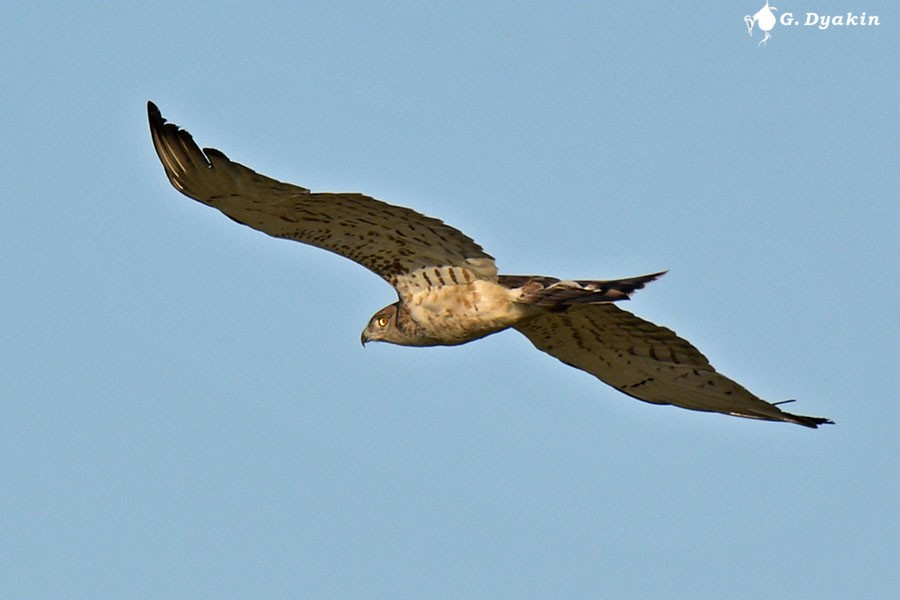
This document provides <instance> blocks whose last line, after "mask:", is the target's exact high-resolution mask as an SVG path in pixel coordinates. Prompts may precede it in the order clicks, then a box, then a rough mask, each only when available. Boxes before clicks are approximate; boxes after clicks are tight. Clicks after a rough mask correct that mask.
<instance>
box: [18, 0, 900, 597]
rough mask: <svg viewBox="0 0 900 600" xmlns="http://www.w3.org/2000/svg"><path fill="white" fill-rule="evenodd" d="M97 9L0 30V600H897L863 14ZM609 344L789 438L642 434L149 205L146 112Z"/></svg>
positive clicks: (877, 30) (875, 152)
mask: <svg viewBox="0 0 900 600" xmlns="http://www.w3.org/2000/svg"><path fill="white" fill-rule="evenodd" d="M758 4H761V3H759V2H755V1H754V2H749V3H748V2H728V3H723V2H707V3H702V2H701V3H697V2H691V3H667V4H665V5H660V4H656V5H648V3H644V4H640V5H635V3H629V2H616V3H579V4H558V3H547V2H543V3H525V4H523V3H511V2H496V3H494V2H488V3H483V2H479V3H432V4H425V3H407V2H393V3H390V4H389V5H386V6H377V5H373V4H369V3H346V2H333V3H328V5H327V6H325V3H321V5H310V4H307V3H280V4H263V5H259V4H251V3H246V2H242V3H234V2H215V3H206V2H197V3H170V2H162V3H155V4H153V5H152V7H150V6H149V5H148V7H147V8H134V7H126V5H124V4H123V5H121V6H119V5H102V4H99V3H80V4H78V5H77V6H76V5H71V6H69V5H64V4H60V5H58V6H54V7H52V8H49V7H45V8H35V7H34V6H32V5H28V6H26V5H21V6H20V5H16V6H15V7H12V6H11V7H7V8H5V9H4V10H3V13H4V14H3V18H2V19H0V74H2V78H3V79H2V81H3V85H2V90H3V91H2V94H0V98H2V103H3V110H2V112H0V132H2V138H3V144H2V145H0V169H2V173H3V180H4V182H5V185H4V192H3V194H2V198H3V207H4V210H3V218H2V219H0V253H2V256H3V259H2V260H0V276H2V281H3V282H4V292H3V293H2V294H0V339H2V343H0V412H2V415H3V417H2V419H0V535H2V539H3V543H2V544H0V565H2V568H0V596H3V597H4V598H37V597H42V598H68V597H72V598H74V597H92V598H100V597H110V598H114V597H115V598H121V597H128V598H158V597H190V598H227V597H272V598H274V597H284V598H291V597H319V598H326V597H342V598H352V597H360V598H363V597H391V598H403V597H411V598H415V597H427V598H440V597H448V598H461V597H471V598H504V597H506V598H527V597H535V598H538V597H570V598H589V597H590V598H596V597H606V598H660V597H696V598H721V597H728V598H763V597H773V598H774V597H778V598H820V599H821V598H848V597H854V598H883V597H886V596H887V595H889V593H892V592H894V591H896V590H897V589H898V588H900V576H898V574H897V573H898V572H897V569H896V563H897V557H898V556H900V519H898V518H897V506H900V478H898V476H897V468H896V465H895V457H896V456H897V455H898V453H900V442H898V440H900V436H898V435H897V424H898V422H900V414H898V412H900V411H898V392H900V375H898V373H900V371H898V369H897V368H896V359H897V354H898V350H900V345H898V329H900V318H898V316H897V306H898V305H900V284H898V277H897V274H898V272H900V247H898V246H900V244H898V227H900V208H898V198H897V189H898V187H900V168H898V167H900V165H898V156H900V152H898V151H900V141H898V140H900V113H898V106H900V105H898V102H897V99H898V97H900V85H898V83H900V81H898V80H900V69H898V68H897V67H898V59H900V51H898V39H900V30H898V27H897V23H898V18H900V9H898V8H897V7H896V6H895V5H894V4H893V3H886V2H876V1H872V2H868V3H866V2H856V1H853V2H850V1H849V0H846V1H842V2H838V1H835V2H817V3H811V2H799V1H795V2H790V3H785V2H779V3H777V4H775V6H777V7H778V8H779V9H780V10H779V13H783V12H788V11H792V12H793V13H794V14H795V15H803V14H804V13H805V12H807V11H812V10H815V11H817V12H819V13H823V14H841V13H846V11H848V10H854V11H858V12H861V11H863V10H865V11H866V12H867V13H868V14H877V15H879V16H880V21H881V25H880V26H879V27H869V28H846V27H845V28H834V27H832V28H829V29H828V30H825V31H820V30H818V29H816V28H814V27H810V28H807V27H803V26H794V27H785V26H781V25H776V27H775V29H774V30H773V31H772V35H773V37H772V39H771V40H770V41H769V42H768V44H767V46H766V47H763V48H758V47H757V43H758V41H759V40H760V39H761V37H760V33H759V32H758V31H754V35H753V37H750V36H748V35H747V29H746V26H745V25H744V22H743V16H744V15H745V14H753V13H754V12H755V11H756V10H758V9H759V6H758ZM148 99H152V100H154V101H155V102H157V103H158V104H159V106H160V108H161V109H162V111H163V114H164V115H165V116H166V117H167V118H169V119H170V120H172V121H174V122H176V123H178V124H180V125H182V126H184V127H186V128H188V129H189V130H190V131H191V132H192V133H193V134H194V136H195V138H196V139H197V141H198V142H199V143H200V144H201V145H204V146H213V147H216V148H219V149H221V150H223V151H225V152H226V153H227V154H228V155H229V156H230V157H232V158H234V159H235V160H238V161H240V162H243V163H245V164H247V165H249V166H251V167H252V168H254V169H256V170H259V171H261V172H263V173H266V174H268V175H271V176H273V177H276V178H279V179H283V180H286V181H292V182H296V183H298V184H301V185H303V186H306V187H310V188H312V189H315V190H328V191H363V192H366V193H368V194H371V195H373V196H376V197H378V198H381V199H383V200H386V201H389V202H392V203H396V204H402V205H407V206H411V207H414V208H416V209H418V210H421V211H423V212H425V213H427V214H430V215H434V216H437V217H440V218H442V219H444V220H446V221H447V222H448V223H450V224H452V225H454V226H456V227H459V228H460V229H462V230H463V231H465V232H467V233H468V234H470V235H472V236H473V237H474V238H475V239H476V240H478V241H479V242H480V243H481V244H482V245H483V246H484V247H485V248H486V250H487V251H488V252H490V253H492V254H493V255H494V256H496V257H497V259H498V264H499V266H500V268H501V271H503V272H506V273H540V274H547V275H555V276H560V277H571V278H574V277H578V278H601V277H607V278H609V277H618V276H630V275H637V274H642V273H647V272H652V271H656V270H660V269H669V270H670V273H669V274H668V275H667V276H666V277H664V278H663V279H662V280H660V281H658V282H655V283H653V284H652V285H650V286H649V287H648V288H647V289H645V290H643V291H642V292H640V293H639V294H638V295H637V296H636V297H635V299H634V300H633V301H631V302H630V303H629V306H628V307H627V308H628V309H629V310H632V311H634V312H636V313H637V314H639V315H641V316H643V317H644V318H647V319H650V320H653V321H655V322H658V323H661V324H664V325H666V326H669V327H671V328H673V329H675V330H676V331H678V332H679V333H680V334H681V335H683V336H684V337H686V338H688V339H690V340H691V341H693V342H694V343H695V344H696V345H697V346H698V347H699V348H700V349H701V350H702V351H703V352H704V353H705V354H706V355H707V356H709V357H710V359H711V361H712V362H713V364H715V365H716V366H717V367H718V368H719V369H720V370H721V371H723V372H724V373H726V374H727V375H729V376H731V377H733V378H735V379H736V380H738V381H740V382H742V383H743V384H744V385H746V386H747V387H749V388H750V389H751V390H753V391H755V392H756V393H757V394H759V395H760V396H762V397H765V398H768V399H770V400H773V401H777V400H782V399H786V398H797V399H798V403H797V404H795V405H793V406H792V407H791V409H790V410H792V411H794V412H799V413H801V414H811V415H824V416H829V417H831V418H833V419H834V420H835V421H836V422H837V424H836V425H835V426H831V427H827V428H823V429H820V430H818V431H812V430H806V429H804V428H801V427H796V426H790V425H786V424H774V423H764V422H754V421H749V420H743V419H736V418H729V417H724V416H720V415H707V414H701V413H694V412H689V411H683V410H678V409H674V408H669V407H659V406H651V405H646V404H643V403H640V402H637V401H634V400H631V399H629V398H626V397H625V396H622V395H620V394H617V393H616V392H614V391H613V390H611V389H610V388H608V387H606V386H604V385H602V384H601V383H599V382H598V381H596V380H595V379H593V378H592V377H590V376H588V375H586V374H583V373H580V372H578V371H575V370H573V369H570V368H567V367H565V366H564V365H562V364H560V363H558V362H556V361H554V360H553V359H552V358H550V357H548V356H546V355H543V354H541V353H539V352H537V351H535V350H534V349H533V348H531V346H530V344H529V343H528V341H527V340H525V339H524V338H523V337H521V336H518V335H517V334H515V333H514V332H507V333H504V334H501V335H497V336H492V337H490V338H488V339H485V340H483V341H479V342H477V343H473V344H470V345H467V346H465V347H458V348H436V349H425V350H422V349H418V350H417V349H408V348H397V347H391V346H387V345H383V344H381V345H378V344H376V345H370V346H369V347H367V348H366V349H362V348H360V345H359V341H358V340H359V333H360V331H361V330H362V328H363V326H364V325H365V323H366V321H367V320H368V318H369V316H370V315H371V314H372V313H374V312H375V311H376V310H377V309H379V308H380V307H382V306H383V305H385V304H388V303H390V302H392V301H393V299H394V297H393V292H392V290H391V289H390V288H389V287H387V286H386V285H385V284H384V283H383V282H382V281H380V280H379V279H378V278H377V277H375V276H373V275H371V274H370V273H368V272H367V271H365V269H363V268H362V267H359V266H357V265H355V264H353V263H351V262H349V261H346V260H344V259H341V258H340V257H337V256H334V255H330V254H327V253H325V252H322V251H319V250H316V249H313V248H309V247H304V246H301V245H299V244H294V243H290V242H286V241H282V240H274V239H272V238H269V237H267V236H264V235H262V234H259V233H256V232H254V231H251V230H249V229H247V228H242V227H239V226H237V225H236V224H234V223H232V222H231V221H229V220H228V219H226V218H224V217H223V216H221V215H220V214H218V213H217V212H216V211H213V210H210V209H208V208H205V207H203V206H201V205H199V204H197V203H194V202H192V201H190V200H188V199H187V198H185V197H183V196H181V195H180V194H178V193H177V192H175V191H174V190H173V189H172V188H171V187H170V186H169V184H168V182H167V181H166V179H165V177H164V175H163V171H162V168H161V167H160V165H159V163H158V161H157V159H156V156H155V154H154V152H153V149H152V146H151V143H150V139H149V134H148V130H147V123H146V112H145V111H146V108H145V104H146V101H147V100H148Z"/></svg>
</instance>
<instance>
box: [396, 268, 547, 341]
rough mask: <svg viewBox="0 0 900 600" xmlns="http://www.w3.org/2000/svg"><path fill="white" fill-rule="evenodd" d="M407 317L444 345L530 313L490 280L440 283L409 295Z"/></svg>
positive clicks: (481, 334)
mask: <svg viewBox="0 0 900 600" xmlns="http://www.w3.org/2000/svg"><path fill="white" fill-rule="evenodd" d="M407 307H408V310H409V315H410V317H411V318H412V319H413V320H414V321H415V322H416V323H417V324H418V325H419V326H420V327H422V328H423V329H425V330H426V331H427V332H428V335H429V336H431V337H434V338H436V339H440V340H441V341H442V342H443V343H445V344H461V343H463V342H468V341H470V340H474V339H477V338H480V337H484V336H486V335H488V334H491V333H494V332H497V331H500V330H501V329H506V328H507V327H510V326H512V325H514V324H515V323H518V322H519V321H520V320H522V319H523V318H526V317H528V316H530V313H529V310H528V308H529V307H527V306H523V305H521V304H517V303H515V302H514V300H513V294H512V293H511V291H510V290H509V289H508V288H505V287H503V286H501V285H499V284H497V283H494V282H493V281H485V280H481V279H479V280H475V281H472V282H469V283H461V284H457V285H441V286H436V287H431V288H427V289H425V290H422V291H419V292H416V293H414V294H412V295H411V296H410V297H409V299H408V300H407Z"/></svg>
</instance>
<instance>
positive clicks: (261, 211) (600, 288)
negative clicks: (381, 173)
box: [147, 102, 831, 428]
mask: <svg viewBox="0 0 900 600" xmlns="http://www.w3.org/2000/svg"><path fill="white" fill-rule="evenodd" d="M147 110H148V114H149V118H150V133H151V137H152V138H153V145H154V147H155V148H156V152H157V154H158V155H159V159H160V161H161V162H162V164H163V167H164V169H165V172H166V176H167V177H168V178H169V181H170V182H171V183H172V185H173V186H174V187H175V189H177V190H178V191H180V192H181V193H183V194H185V195H186V196H188V197H190V198H193V199H194V200H198V201H200V202H202V203H203V204H206V205H208V206H211V207H213V208H216V209H218V210H220V211H221V212H223V213H224V214H225V215H226V216H228V217H230V218H231V219H233V220H234V221H237V222H238V223H241V224H243V225H247V226H248V227H251V228H253V229H257V230H259V231H262V232H263V233H267V234H269V235H271V236H274V237H278V238H285V239H289V240H295V241H298V242H302V243H304V244H310V245H313V246H317V247H319V248H323V249H325V250H330V251H331V252H335V253H337V254H340V255H341V256H344V257H346V258H349V259H350V260H353V261H356V262H357V263H359V264H361V265H362V266H364V267H366V268H367V269H369V270H371V271H373V272H374V273H375V274H376V275H379V276H380V277H382V278H383V279H384V280H385V281H387V282H388V283H389V284H391V285H392V286H393V287H394V289H395V290H396V291H397V296H398V297H399V300H398V301H397V302H395V303H393V304H391V305H389V306H386V307H384V308H383V309H381V310H379V311H378V312H377V313H375V315H374V316H373V317H372V318H371V319H370V320H369V323H368V325H366V327H365V329H364V330H363V332H362V342H363V344H365V343H366V342H374V341H382V342H388V343H391V344H399V345H403V346H453V345H457V344H464V343H466V342H470V341H472V340H476V339H479V338H482V337H485V336H487V335H490V334H492V333H497V332H499V331H502V330H504V329H510V328H511V329H515V330H516V331H518V332H519V333H521V334H523V335H524V336H525V337H527V338H528V339H529V340H530V341H531V343H532V344H534V345H535V347H536V348H538V349H539V350H542V351H543V352H546V353H547V354H550V355H551V356H554V357H556V358H557V359H559V360H561V361H562V362H564V363H566V364H568V365H571V366H573V367H575V368H576V369H581V370H583V371H586V372H588V373H590V374H592V375H594V376H595V377H597V378H598V379H600V380H601V381H603V382H604V383H607V384H608V385H610V386H612V387H614V388H616V389H617V390H619V391H621V392H623V393H625V394H628V395H629V396H632V397H634V398H637V399H638V400H643V401H645V402H651V403H653V404H672V405H675V406H680V407H682V408H687V409H691V410H699V411H708V412H719V413H724V414H728V415H734V416H738V417H747V418H751V419H762V420H766V421H784V422H788V423H796V424H798V425H803V426H805V427H812V428H816V427H818V426H819V425H822V424H825V423H831V421H830V420H828V419H825V418H821V417H805V416H802V415H794V414H791V413H788V412H785V411H783V410H781V408H779V406H778V404H784V403H783V402H781V403H770V402H766V401H765V400H762V399H760V398H758V397H756V396H755V395H753V394H752V393H750V392H749V391H748V390H747V389H745V388H744V387H742V386H741V385H740V384H738V383H736V382H734V381H732V380H731V379H729V378H727V377H725V376H724V375H722V374H720V373H719V372H717V371H716V370H715V369H714V368H713V366H712V365H711V364H709V361H708V360H707V359H706V357H705V356H703V354H701V353H700V351H699V350H697V349H696V348H695V347H694V346H693V345H691V343H690V342H688V341H687V340H684V339H682V338H680V337H678V336H677V335H675V333H674V332H673V331H671V330H670V329H667V328H665V327H660V326H659V325H654V324H653V323H650V322H648V321H644V320H642V319H639V318H638V317H636V316H634V315H633V314H631V313H629V312H627V311H624V310H622V309H620V308H618V307H617V306H616V305H615V304H613V303H614V302H617V301H619V300H627V299H628V298H629V297H630V296H631V294H632V293H633V292H635V291H637V290H639V289H641V288H643V287H644V286H645V285H646V284H648V283H650V282H651V281H654V280H655V279H657V278H659V277H661V276H662V275H663V274H664V272H662V273H653V274H650V275H642V276H639V277H630V278H627V279H614V280H579V281H569V280H560V279H556V278H553V277H544V276H537V275H535V276H533V275H499V274H498V272H497V267H496V265H495V263H494V258H493V257H492V256H490V255H489V254H487V253H486V252H485V251H484V250H483V249H482V248H481V246H479V245H478V244H477V243H475V241H473V240H472V239H471V238H469V237H468V236H466V235H465V234H464V233H462V232H461V231H459V230H458V229H455V228H453V227H451V226H449V225H446V224H444V223H443V222H442V221H439V220H437V219H434V218H432V217H427V216H425V215H422V214H420V213H418V212H416V211H414V210H412V209H409V208H403V207H400V206H394V205H391V204H387V203H385V202H381V201H379V200H376V199H374V198H370V197H368V196H364V195H362V194H357V193H320V192H311V191H309V190H307V189H305V188H302V187H300V186H297V185H292V184H289V183H282V182H280V181H277V180H275V179H271V178H269V177H266V176H265V175H260V174H259V173H256V172H255V171H253V170H251V169H249V168H247V167H245V166H243V165H241V164H238V163H236V162H233V161H231V160H229V159H228V157H227V156H225V155H224V154H223V153H222V152H220V151H218V150H215V149H213V148H205V149H203V150H201V149H200V147H199V146H197V144H196V143H195V142H194V139H193V138H192V137H191V134H189V133H188V132H187V131H185V130H183V129H181V128H179V127H178V126H177V125H175V124H174V123H168V122H166V120H165V119H164V118H163V117H162V115H161V114H160V112H159V109H158V108H157V107H156V105H155V104H153V103H152V102H148V103H147Z"/></svg>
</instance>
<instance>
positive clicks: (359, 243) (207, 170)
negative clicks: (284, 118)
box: [147, 102, 497, 290]
mask: <svg viewBox="0 0 900 600" xmlns="http://www.w3.org/2000/svg"><path fill="white" fill-rule="evenodd" d="M147 112H148V114H149V117H150V133H151V136H152V138H153V146H154V147H155V148H156V153H157V154H158V155H159V159H160V161H162V164H163V167H164V168H165V171H166V175H167V176H168V178H169V181H170V182H171V183H172V185H173V186H175V189H177V190H178V191H180V192H181V193H183V194H185V195H186V196H189V197H191V198H193V199H195V200H199V201H200V202H202V203H203V204H206V205H208V206H212V207H213V208H217V209H219V210H220V211H222V212H223V213H225V215H227V216H228V217H230V218H231V219H233V220H235V221H237V222H238V223H241V224H243V225H247V226H248V227H252V228H253V229H257V230H259V231H262V232H264V233H267V234H269V235H271V236H274V237H279V238H286V239H290V240H296V241H298V242H303V243H305V244H311V245H313V246H317V247H319V248H323V249H325V250H330V251H332V252H335V253H337V254H340V255H341V256H345V257H347V258H349V259H351V260H353V261H356V262H358V263H359V264H361V265H363V266H364V267H366V268H367V269H369V270H371V271H373V272H375V273H376V274H378V275H380V276H381V277H382V278H384V279H385V280H387V282H388V283H390V284H391V285H393V286H394V287H396V288H398V289H406V290H410V289H418V288H422V287H425V284H424V281H423V279H426V278H423V277H421V275H422V274H423V273H429V272H433V271H434V269H440V268H442V267H457V268H460V269H462V270H463V271H464V272H466V273H467V275H471V278H472V279H488V280H492V281H496V279H497V267H496V265H495V264H494V259H493V257H491V256H490V255H489V254H487V253H485V251H484V250H482V248H481V246H479V245H478V244H476V243H475V242H474V241H473V240H472V239H471V238H469V237H468V236H466V235H465V234H463V233H462V232H461V231H459V230H457V229H454V228H453V227H450V226H449V225H445V224H444V223H443V222H441V221H439V220H438V219H434V218H431V217H426V216H425V215H422V214H420V213H417V212H416V211H414V210H410V209H408V208H403V207H400V206H393V205H391V204H387V203H385V202H381V201H379V200H375V199H374V198H370V197H368V196H364V195H362V194H331V193H314V192H310V191H309V190H307V189H305V188H302V187H299V186H296V185H292V184H289V183H282V182H280V181H276V180H275V179H271V178H269V177H266V176H264V175H260V174H259V173H257V172H255V171H253V170H251V169H248V168H247V167H245V166H244V165H241V164H238V163H236V162H232V161H231V160H229V159H228V157H227V156H225V155H224V154H223V153H222V152H219V151H218V150H215V149H213V148H206V149H204V150H201V149H200V147H199V146H197V144H196V143H195V142H194V139H193V138H192V137H191V134H190V133H188V132H187V131H185V130H183V129H180V128H179V127H178V126H177V125H175V124H174V123H167V122H166V120H165V119H163V117H162V115H161V114H160V112H159V109H158V108H157V107H156V105H155V104H153V103H152V102H148V103H147ZM466 278H467V279H468V276H467V277H466ZM420 282H421V283H420Z"/></svg>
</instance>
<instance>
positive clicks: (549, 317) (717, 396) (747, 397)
mask: <svg viewBox="0 0 900 600" xmlns="http://www.w3.org/2000/svg"><path fill="white" fill-rule="evenodd" d="M516 329H518V330H519V331H520V332H521V333H523V334H524V335H525V336H526V337H527V338H528V339H529V340H531V342H532V343H533V344H534V345H535V347H537V348H538V349H539V350H542V351H544V352H546V353H548V354H550V355H551V356H554V357H556V358H558V359H559V360H561V361H562V362H564V363H566V364H568V365H571V366H573V367H575V368H576V369H581V370H583V371H587V372H588V373H590V374H592V375H594V376H595V377H597V378H599V379H600V380H601V381H603V382H604V383H607V384H609V385H611V386H612V387H614V388H616V389H617V390H619V391H621V392H624V393H626V394H628V395H629V396H632V397H634V398H637V399H638V400H643V401H645V402H652V403H654V404H673V405H675V406H680V407H682V408H687V409H691V410H700V411H710V412H720V413H725V414H730V415H734V416H739V417H748V418H753V419H764V420H768V421H787V422H791V423H797V424H799V425H804V426H806V427H813V428H815V427H817V426H818V425H821V424H823V423H828V422H830V421H828V419H823V418H819V417H804V416H801V415H793V414H790V413H787V412H784V411H782V410H781V409H780V408H778V407H777V406H775V405H774V404H771V403H769V402H766V401H764V400H761V399H760V398H758V397H756V396H755V395H753V394H752V393H750V392H749V391H748V390H747V389H746V388H744V387H742V386H741V385H739V384H738V383H736V382H734V381H732V380H731V379H729V378H727V377H725V376H724V375H722V374H720V373H718V372H717V371H716V370H715V369H714V368H713V366H712V365H711V364H709V361H708V360H707V358H706V357H705V356H703V354H701V353H700V351H699V350H697V348H695V347H694V346H693V345H691V343H690V342H688V341H687V340H685V339H683V338H680V337H678V336H677V335H676V334H675V332H673V331H672V330H670V329H667V328H665V327H660V326H659V325H654V324H653V323H650V322H648V321H644V320H642V319H639V318H638V317H636V316H634V315H633V314H631V313H629V312H627V311H624V310H622V309H620V308H618V307H617V306H614V305H612V304H592V305H579V306H573V307H572V308H570V309H568V310H567V311H565V312H551V313H547V314H545V315H542V316H540V317H537V318H536V319H534V320H532V321H529V322H528V323H525V324H522V325H517V326H516Z"/></svg>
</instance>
